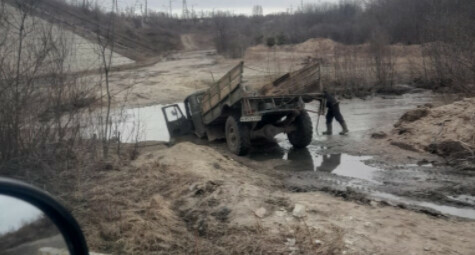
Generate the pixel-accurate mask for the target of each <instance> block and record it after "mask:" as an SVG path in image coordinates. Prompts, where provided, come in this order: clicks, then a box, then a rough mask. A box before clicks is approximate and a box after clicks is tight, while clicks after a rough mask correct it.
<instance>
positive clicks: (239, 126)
mask: <svg viewBox="0 0 475 255" xmlns="http://www.w3.org/2000/svg"><path fill="white" fill-rule="evenodd" d="M225 133H226V143H227V144H228V148H229V150H230V151H231V152H232V153H234V154H236V155H239V156H244V155H246V154H247V153H249V151H250V149H251V132H250V129H249V127H248V126H247V125H246V124H244V123H241V122H240V121H239V118H238V117H236V116H233V115H231V116H229V117H228V119H227V120H226V125H225Z"/></svg>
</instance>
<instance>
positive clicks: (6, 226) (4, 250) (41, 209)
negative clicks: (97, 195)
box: [0, 178, 88, 255]
mask: <svg viewBox="0 0 475 255" xmlns="http://www.w3.org/2000/svg"><path fill="white" fill-rule="evenodd" d="M0 208H1V209H0V254H5V255H17V254H40V255H43V254H44V255H49V254H61V255H63V254H70V255H87V254H88V248H87V244H86V240H85V238H84V235H83V233H82V231H81V228H80V227H79V224H78V223H77V221H76V220H75V219H74V217H73V216H72V215H71V213H70V212H69V211H68V210H67V209H66V208H65V207H64V206H63V205H61V204H60V203H59V202H58V201H57V200H56V199H54V198H53V197H52V196H51V195H49V194H48V193H46V192H44V191H42V190H40V189H38V188H35V187H33V186H31V185H28V184H26V183H23V182H19V181H16V180H12V179H5V178H0Z"/></svg>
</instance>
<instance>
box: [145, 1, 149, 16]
mask: <svg viewBox="0 0 475 255" xmlns="http://www.w3.org/2000/svg"><path fill="white" fill-rule="evenodd" d="M147 16H148V1H147V0H145V18H146V17H147Z"/></svg>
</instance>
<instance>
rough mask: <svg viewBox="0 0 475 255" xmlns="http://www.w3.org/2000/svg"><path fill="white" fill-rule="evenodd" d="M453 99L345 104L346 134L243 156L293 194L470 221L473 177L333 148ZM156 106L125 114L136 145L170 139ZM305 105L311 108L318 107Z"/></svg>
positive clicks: (474, 212)
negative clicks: (281, 179)
mask: <svg viewBox="0 0 475 255" xmlns="http://www.w3.org/2000/svg"><path fill="white" fill-rule="evenodd" d="M452 100H453V99H452V98H450V97H443V96H440V95H434V94H432V93H429V92H427V93H418V94H406V95H403V96H397V97H390V98H383V97H373V98H371V99H368V100H361V99H353V100H344V101H342V103H341V110H342V113H343V114H344V116H345V118H346V121H347V123H348V125H349V127H350V130H351V133H350V134H349V135H348V136H339V135H334V136H330V137H327V136H320V135H318V134H316V135H314V140H313V142H312V144H311V145H310V146H308V148H307V149H304V150H294V149H293V148H292V146H291V145H290V143H289V142H288V140H287V138H286V136H285V135H278V136H277V137H276V141H277V144H276V145H275V146H273V147H272V148H269V146H267V145H266V146H262V147H260V146H256V148H255V149H253V151H252V152H251V154H250V155H249V156H248V157H249V159H250V160H255V161H262V162H265V161H268V160H273V162H274V161H275V162H276V163H275V167H274V168H275V170H276V171H282V172H283V173H284V174H287V176H288V178H286V180H285V184H286V186H287V187H288V189H289V190H291V191H294V192H309V191H318V190H321V191H329V192H347V191H348V190H351V191H352V192H357V193H359V194H363V195H364V196H366V197H370V198H372V199H374V200H380V201H385V202H386V203H390V204H395V205H398V206H403V207H416V208H423V210H430V211H431V212H433V213H434V214H437V213H441V214H445V215H453V216H458V217H463V218H469V219H475V199H474V195H475V194H474V193H473V191H474V189H473V187H474V184H475V176H472V175H467V174H464V173H458V172H456V171H454V170H453V169H451V168H450V167H447V166H443V165H442V166H434V165H432V164H431V163H426V164H420V165H418V164H413V163H412V164H409V163H408V164H399V165H391V164H388V163H386V162H381V161H378V160H375V159H374V157H373V156H372V155H364V152H359V153H352V154H356V155H349V154H345V153H342V152H341V151H338V149H335V148H332V147H334V146H336V147H338V145H345V144H355V146H358V142H361V141H363V140H364V139H370V138H369V134H370V133H371V132H373V131H374V130H389V129H390V128H391V126H392V125H393V124H394V123H396V122H397V120H398V119H399V118H400V116H401V115H402V114H403V113H404V112H406V111H407V110H409V109H413V108H415V107H417V106H418V105H422V104H426V103H431V104H433V105H436V106H437V105H442V104H446V103H450V102H451V101H452ZM161 107H162V106H161V105H156V106H151V107H144V108H138V109H130V110H127V114H128V115H130V116H131V117H130V118H128V121H127V122H126V125H125V127H126V128H127V129H128V130H136V129H134V128H135V127H136V126H137V122H139V123H140V127H141V132H140V134H141V135H140V136H139V137H140V139H138V140H139V141H151V140H153V141H168V140H169V138H170V137H169V135H168V132H167V129H166V125H165V123H164V118H163V114H162V113H161ZM181 107H183V105H181ZM307 107H308V108H309V109H312V110H316V109H318V103H311V104H308V105H307ZM312 118H313V122H314V123H313V124H314V126H316V124H317V117H316V116H315V115H312ZM324 122H325V119H324V118H321V119H320V125H319V126H320V127H319V128H320V129H321V130H320V132H321V131H323V130H324ZM334 129H335V130H334V131H339V125H338V124H337V123H334ZM335 133H337V132H335ZM129 137H133V136H129ZM279 162H280V163H279Z"/></svg>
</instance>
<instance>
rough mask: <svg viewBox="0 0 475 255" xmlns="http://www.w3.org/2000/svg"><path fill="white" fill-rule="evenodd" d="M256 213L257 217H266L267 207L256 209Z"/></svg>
mask: <svg viewBox="0 0 475 255" xmlns="http://www.w3.org/2000/svg"><path fill="white" fill-rule="evenodd" d="M254 213H255V214H256V216H257V217H259V218H264V217H265V216H266V214H267V210H266V208H264V207H261V208H259V209H257V210H256V211H254Z"/></svg>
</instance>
